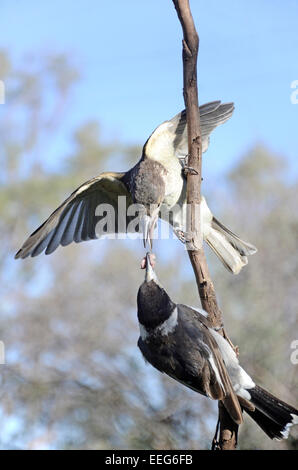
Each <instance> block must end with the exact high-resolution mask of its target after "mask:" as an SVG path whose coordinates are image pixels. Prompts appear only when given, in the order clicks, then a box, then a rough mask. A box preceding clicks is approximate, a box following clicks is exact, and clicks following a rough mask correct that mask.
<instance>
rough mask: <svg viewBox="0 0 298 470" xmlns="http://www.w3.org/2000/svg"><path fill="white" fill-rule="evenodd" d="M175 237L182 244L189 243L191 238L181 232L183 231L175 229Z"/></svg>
mask: <svg viewBox="0 0 298 470" xmlns="http://www.w3.org/2000/svg"><path fill="white" fill-rule="evenodd" d="M175 235H176V237H177V238H178V239H179V240H180V241H181V242H182V243H187V242H190V241H191V236H190V235H189V234H188V233H187V232H183V230H180V229H176V230H175Z"/></svg>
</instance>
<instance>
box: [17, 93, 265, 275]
mask: <svg viewBox="0 0 298 470" xmlns="http://www.w3.org/2000/svg"><path fill="white" fill-rule="evenodd" d="M233 111H234V105H233V103H226V104H221V103H220V101H214V102H212V103H207V104H205V105H203V106H201V107H200V119H201V131H202V148H203V152H205V151H206V150H207V148H208V145H209V136H210V134H211V132H212V130H213V129H215V127H217V126H219V125H220V124H223V123H224V122H226V121H227V120H228V119H229V118H230V117H231V116H232V113H233ZM187 152H188V144H187V126H186V113H185V111H182V112H181V113H179V114H177V115H176V116H175V117H174V118H172V119H171V120H170V121H165V122H164V123H162V124H161V125H160V126H158V127H157V128H156V129H155V131H154V132H153V133H152V134H151V136H150V137H149V138H148V140H147V142H146V143H145V145H144V147H143V152H142V156H141V159H140V161H139V162H138V163H137V164H136V165H135V166H134V167H133V168H132V169H130V170H129V171H127V172H126V173H101V174H100V175H99V176H96V177H95V178H92V179H91V180H89V181H87V182H86V183H83V184H82V185H81V186H80V187H79V188H78V189H76V190H75V191H74V192H73V193H72V194H71V195H70V196H69V197H68V198H67V199H66V200H65V201H64V202H63V203H62V204H61V205H60V206H59V207H58V208H57V209H56V210H55V211H54V212H53V213H52V214H51V215H50V217H49V218H48V219H47V220H46V221H45V222H44V223H43V224H42V225H41V226H40V227H39V228H38V229H37V230H35V232H33V233H32V234H31V235H30V237H29V238H28V239H27V240H26V241H25V243H24V244H23V246H22V248H21V249H20V250H19V251H18V252H17V254H16V256H15V257H16V258H26V257H27V256H37V255H39V254H40V253H41V252H42V251H44V250H45V253H46V254H50V253H52V252H53V251H55V250H56V248H57V247H58V246H59V245H62V246H65V245H68V244H70V243H71V242H73V241H74V242H76V243H78V242H81V241H87V240H91V239H95V238H99V237H101V236H102V235H103V234H105V233H111V232H112V233H118V232H121V231H126V229H127V225H128V222H129V221H131V219H132V217H131V216H129V215H127V208H128V207H129V206H130V205H131V204H132V203H137V204H138V205H141V206H142V207H143V208H144V213H143V214H142V216H141V220H140V225H141V228H142V231H143V238H144V244H146V243H147V242H149V243H150V245H152V237H153V231H154V226H155V224H156V221H157V219H158V216H160V217H162V218H164V219H165V220H166V221H168V222H169V223H170V224H171V225H172V226H173V229H174V231H175V233H176V234H177V236H178V237H179V238H180V239H182V240H183V238H184V233H183V232H184V231H185V230H184V226H183V223H182V218H183V216H182V214H184V213H185V211H184V210H183V209H184V208H185V207H186V179H185V177H184V172H183V170H182V167H181V163H180V159H181V157H182V158H184V157H186V155H187ZM118 196H125V198H124V199H125V201H126V202H125V206H124V208H122V209H121V210H120V208H119V207H118ZM101 204H109V205H110V207H112V209H113V211H114V215H115V217H114V219H115V220H113V223H112V224H111V227H102V226H101V225H100V224H98V222H99V221H100V218H101V217H100V214H98V213H97V212H96V209H97V208H98V207H99V206H100V205H101ZM161 209H163V210H161ZM101 215H102V214H101ZM119 216H120V219H121V218H122V219H121V220H122V221H124V224H121V225H124V230H123V226H122V227H121V226H120V223H119V225H118V222H119V220H120V219H119ZM201 217H202V233H203V237H204V240H205V241H206V242H207V243H208V245H209V246H210V247H211V248H212V249H213V251H214V252H215V253H216V254H217V256H218V257H219V259H220V260H221V261H222V263H223V264H224V265H225V267H226V268H227V269H229V270H230V271H231V272H232V273H234V274H237V273H238V272H239V271H240V270H241V268H242V267H243V266H245V265H246V264H247V256H248V255H251V254H253V253H255V252H256V248H255V247H254V246H253V245H251V244H249V243H247V242H245V241H243V240H241V239H240V238H239V237H238V236H237V235H235V234H233V233H232V232H231V231H230V230H229V229H227V228H226V227H225V226H224V225H222V224H221V223H220V222H219V221H218V220H217V219H216V218H215V217H214V216H213V214H212V213H211V211H210V209H209V208H208V206H207V203H206V200H205V198H204V197H202V201H201Z"/></svg>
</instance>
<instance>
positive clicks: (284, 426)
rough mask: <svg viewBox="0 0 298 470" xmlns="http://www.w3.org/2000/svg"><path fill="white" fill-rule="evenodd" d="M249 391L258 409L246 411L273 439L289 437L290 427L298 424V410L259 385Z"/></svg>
mask: <svg viewBox="0 0 298 470" xmlns="http://www.w3.org/2000/svg"><path fill="white" fill-rule="evenodd" d="M249 393H250V395H251V401H252V403H253V404H254V405H255V407H256V409H255V411H252V410H248V409H246V412H247V413H248V414H249V415H250V416H251V418H252V419H253V420H254V421H255V422H256V423H257V424H258V425H259V426H260V427H261V429H263V431H264V432H265V433H266V434H267V435H268V436H269V437H270V438H271V439H277V440H280V439H287V437H288V435H289V430H290V427H291V426H292V425H293V424H298V410H296V409H295V408H294V407H292V406H291V405H288V404H287V403H285V402H283V401H282V400H279V399H278V398H276V397H275V396H274V395H272V394H271V393H269V392H267V391H266V390H264V389H263V388H261V387H259V386H258V385H257V386H256V387H254V388H253V389H250V390H249Z"/></svg>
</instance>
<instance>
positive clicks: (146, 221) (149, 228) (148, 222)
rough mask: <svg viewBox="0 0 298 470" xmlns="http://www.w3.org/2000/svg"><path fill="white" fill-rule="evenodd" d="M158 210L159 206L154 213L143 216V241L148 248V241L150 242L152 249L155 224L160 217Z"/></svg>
mask: <svg viewBox="0 0 298 470" xmlns="http://www.w3.org/2000/svg"><path fill="white" fill-rule="evenodd" d="M158 212H159V207H158V208H157V209H155V211H154V212H153V213H152V215H151V216H150V215H147V214H146V215H144V216H143V217H142V222H141V223H142V229H143V243H144V248H146V246H147V243H149V247H150V249H152V246H153V235H154V229H155V225H156V222H157V219H158Z"/></svg>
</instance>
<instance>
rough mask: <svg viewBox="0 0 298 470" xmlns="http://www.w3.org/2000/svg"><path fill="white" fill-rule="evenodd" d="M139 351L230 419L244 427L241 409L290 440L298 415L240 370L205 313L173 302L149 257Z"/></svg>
mask: <svg viewBox="0 0 298 470" xmlns="http://www.w3.org/2000/svg"><path fill="white" fill-rule="evenodd" d="M137 304H138V320H139V326H140V338H139V340H138V346H139V348H140V350H141V352H142V354H143V356H144V358H145V359H146V360H147V361H148V362H150V364H151V365H152V366H153V367H155V368H156V369H158V370H159V371H160V372H163V373H165V374H167V375H169V376H170V377H172V378H173V379H175V380H177V381H178V382H181V383H182V384H183V385H185V386H186V387H188V388H191V389H192V390H194V391H196V392H198V393H200V394H202V395H205V396H207V397H209V398H212V399H214V400H221V401H222V403H223V404H224V406H225V408H226V410H227V411H228V413H229V414H230V416H231V418H232V419H233V420H234V421H235V422H236V423H237V424H240V423H241V422H242V412H241V407H243V408H244V409H245V411H246V412H247V413H248V414H249V415H250V416H251V417H252V418H253V419H254V421H255V422H256V423H257V424H258V425H259V426H260V427H261V428H262V429H263V431H264V432H265V433H266V434H267V435H268V436H269V437H270V438H271V439H273V438H276V439H278V440H279V439H284V438H287V437H288V434H289V429H290V427H291V426H292V425H293V424H298V410H297V409H295V408H293V407H292V406H290V405H288V404H287V403H284V402H283V401H281V400H279V399H278V398H276V397H274V396H273V395H271V393H269V392H267V391H266V390H264V389H263V388H261V387H260V386H258V385H256V384H255V383H254V381H253V380H252V378H251V377H250V376H249V375H248V374H247V373H246V372H245V370H244V369H242V367H241V366H240V365H239V361H238V358H237V356H236V354H235V352H234V350H233V349H232V348H231V346H230V345H229V343H228V342H227V341H226V340H225V339H224V338H223V337H222V336H221V335H220V334H219V333H218V332H217V331H216V330H215V329H214V328H212V325H211V323H210V321H209V319H208V314H207V312H205V311H204V310H201V309H194V308H192V307H188V306H187V305H182V304H176V303H174V302H173V301H172V300H171V299H170V297H169V296H168V294H167V292H166V291H165V290H164V289H163V287H162V286H161V285H160V283H159V281H158V279H157V276H156V274H155V271H154V269H153V268H152V266H151V263H150V255H149V254H147V256H146V275H145V281H144V282H143V284H142V285H141V286H140V288H139V291H138V298H137Z"/></svg>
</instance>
